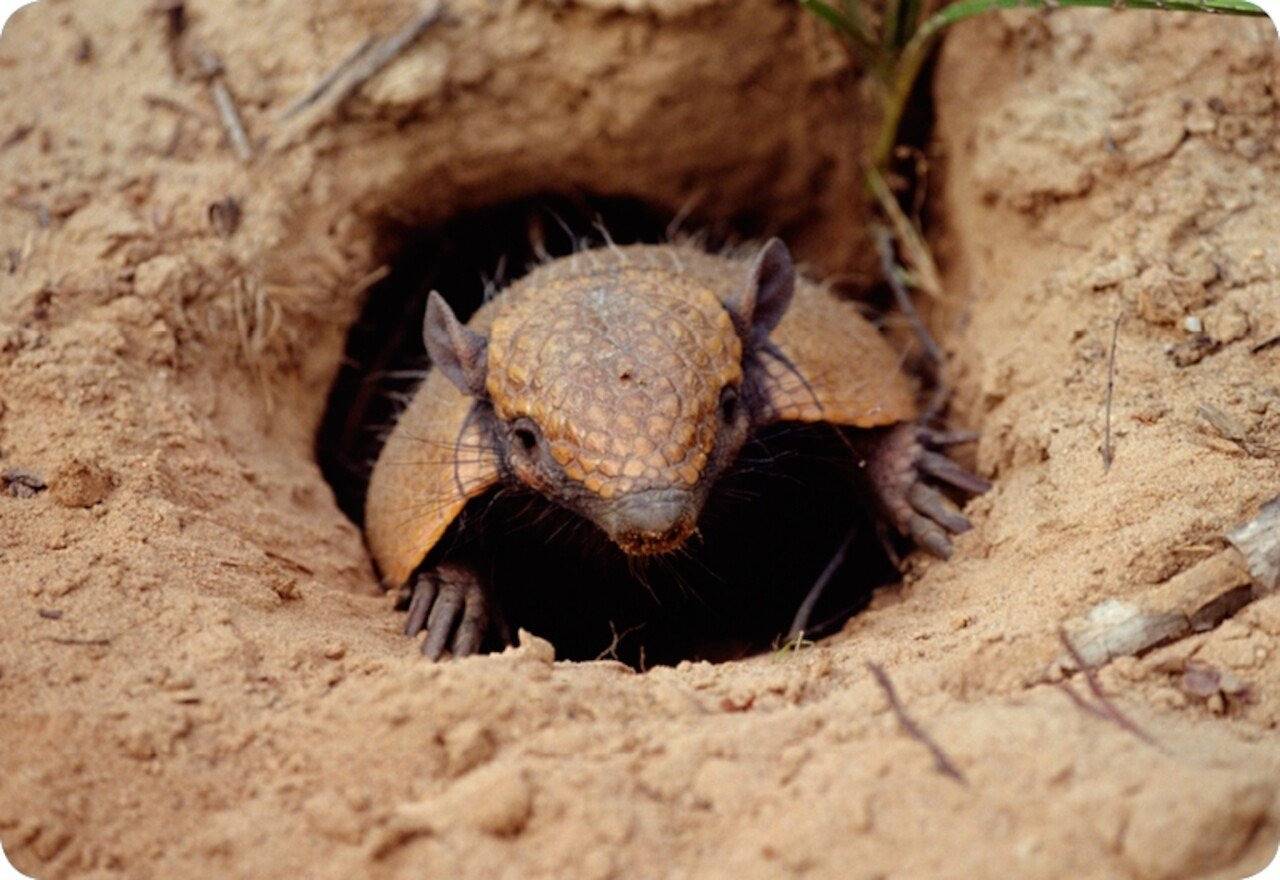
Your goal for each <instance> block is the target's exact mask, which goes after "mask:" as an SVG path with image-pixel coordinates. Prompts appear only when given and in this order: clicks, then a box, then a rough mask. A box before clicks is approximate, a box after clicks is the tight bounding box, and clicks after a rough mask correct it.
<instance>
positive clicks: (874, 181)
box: [867, 168, 942, 299]
mask: <svg viewBox="0 0 1280 880" xmlns="http://www.w3.org/2000/svg"><path fill="white" fill-rule="evenodd" d="M867 186H868V187H869V188H870V190H871V194H872V195H873V196H875V198H876V201H877V202H878V203H879V204H880V207H881V209H882V210H883V211H884V213H885V217H886V218H887V219H888V221H889V223H890V225H892V226H893V234H894V236H895V237H896V238H897V239H898V242H899V244H901V245H902V250H903V252H904V253H905V254H906V255H907V261H908V262H909V263H910V264H911V268H912V270H913V271H914V273H915V278H916V286H917V287H919V288H920V289H921V290H923V291H924V292H925V293H927V294H929V296H931V297H933V298H934V299H941V298H942V279H941V276H940V275H939V274H938V267H937V265H936V264H935V263H934V262H933V254H932V253H930V252H929V245H927V244H926V243H925V241H924V239H923V238H921V236H920V233H919V231H918V230H917V229H916V227H915V224H914V223H912V222H911V218H909V217H908V216H907V215H906V213H905V212H904V211H903V210H902V206H901V205H899V204H898V197H897V196H895V195H894V194H893V193H892V192H891V191H890V189H889V184H888V183H886V182H885V179H884V175H883V174H881V173H880V171H879V170H878V169H876V168H870V169H868V170H867Z"/></svg>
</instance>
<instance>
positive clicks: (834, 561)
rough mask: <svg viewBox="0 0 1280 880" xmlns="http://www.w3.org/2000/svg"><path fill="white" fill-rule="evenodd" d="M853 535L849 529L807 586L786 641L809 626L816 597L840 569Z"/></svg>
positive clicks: (816, 600)
mask: <svg viewBox="0 0 1280 880" xmlns="http://www.w3.org/2000/svg"><path fill="white" fill-rule="evenodd" d="M855 535H857V530H856V529H850V530H849V534H847V535H845V538H844V540H843V541H842V542H840V546H839V547H838V548H836V552H835V554H834V555H833V556H832V557H831V561H830V562H828V563H827V566H826V568H824V569H823V570H822V574H820V575H818V579H817V580H816V581H814V582H813V586H812V587H810V588H809V592H808V594H807V595H806V596H805V597H804V601H803V602H801V603H800V607H799V608H798V609H796V616H795V617H794V618H792V620H791V629H789V630H787V641H788V642H791V641H794V640H796V639H799V638H803V637H804V634H805V631H806V630H807V629H808V628H809V618H810V616H812V614H813V607H814V606H815V605H817V604H818V599H820V598H821V597H822V594H823V592H824V591H825V590H826V589H827V584H829V583H831V579H832V578H833V577H835V574H836V572H837V571H839V570H840V566H842V565H844V559H845V557H846V556H848V555H849V546H850V545H851V544H852V543H853V539H854V536H855Z"/></svg>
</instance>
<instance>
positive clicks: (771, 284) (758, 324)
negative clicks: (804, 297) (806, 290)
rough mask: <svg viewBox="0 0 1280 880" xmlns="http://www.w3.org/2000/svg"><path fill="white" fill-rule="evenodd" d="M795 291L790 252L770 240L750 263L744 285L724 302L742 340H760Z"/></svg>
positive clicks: (784, 311) (774, 324) (780, 317)
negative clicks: (754, 338)
mask: <svg viewBox="0 0 1280 880" xmlns="http://www.w3.org/2000/svg"><path fill="white" fill-rule="evenodd" d="M795 292H796V270H795V265H794V264H793V263H792V262H791V252H790V251H789V250H787V246H786V245H785V244H783V243H782V239H780V238H771V239H769V241H768V242H766V243H765V246H764V247H763V248H762V249H761V250H760V253H759V254H758V255H757V256H756V259H755V262H754V263H752V264H751V274H750V275H749V276H748V277H747V283H746V284H745V285H743V286H742V287H741V288H739V289H738V291H737V292H736V293H735V294H734V295H733V296H732V297H730V299H729V300H728V301H727V302H726V303H725V306H726V307H727V308H728V309H729V313H730V314H731V315H732V316H733V322H734V324H735V325H736V326H737V328H738V333H739V335H740V336H742V337H743V338H744V339H747V338H751V337H753V336H754V337H756V338H763V337H765V336H768V335H769V333H770V332H772V331H773V328H774V327H777V326H778V323H779V322H780V321H781V320H782V316H783V315H784V314H786V312H787V307H788V306H789V305H791V298H792V296H794V295H795Z"/></svg>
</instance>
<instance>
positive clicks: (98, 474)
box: [53, 458, 114, 507]
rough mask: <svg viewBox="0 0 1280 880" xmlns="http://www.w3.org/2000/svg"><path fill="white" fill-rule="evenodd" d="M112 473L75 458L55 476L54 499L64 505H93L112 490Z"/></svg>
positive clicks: (64, 465)
mask: <svg viewBox="0 0 1280 880" xmlns="http://www.w3.org/2000/svg"><path fill="white" fill-rule="evenodd" d="M113 482H114V481H113V480H112V478H111V474H110V473H108V472H107V471H105V470H103V469H102V468H100V467H97V466H96V465H93V464H90V463H89V462H86V461H82V460H81V459H78V458H73V459H70V460H69V461H67V462H66V463H65V464H63V465H62V467H60V468H59V469H58V472H57V474H55V475H54V478H53V500H54V501H56V502H58V503H59V504H61V505H62V506H63V507H93V506H94V505H95V504H97V503H99V502H100V501H102V500H103V499H104V498H106V497H107V495H108V494H109V493H110V492H111V488H112V485H113Z"/></svg>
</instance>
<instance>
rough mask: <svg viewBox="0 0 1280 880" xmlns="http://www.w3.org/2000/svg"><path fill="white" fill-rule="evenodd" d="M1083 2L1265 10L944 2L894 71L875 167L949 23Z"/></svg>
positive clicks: (1019, 0)
mask: <svg viewBox="0 0 1280 880" xmlns="http://www.w3.org/2000/svg"><path fill="white" fill-rule="evenodd" d="M1067 6H1082V7H1095V8H1106V9H1159V10H1165V11H1169V12H1209V13H1220V14H1225V15H1265V14H1266V13H1264V12H1263V11H1262V10H1261V9H1259V8H1258V7H1257V6H1255V5H1253V4H1252V3H1248V2H1245V0H958V2H956V3H951V4H949V5H947V6H944V7H943V8H942V9H940V10H938V11H937V12H935V13H934V14H933V15H931V16H929V17H928V18H927V19H925V20H924V21H923V22H922V23H921V24H920V27H919V28H917V29H916V31H915V33H914V34H912V35H911V39H910V40H908V41H907V44H906V45H905V46H904V47H903V49H902V54H901V55H900V56H899V58H898V63H897V65H896V69H895V71H894V76H893V78H892V81H891V83H890V85H889V87H888V92H887V93H886V95H885V99H884V118H883V120H882V122H881V128H880V137H879V138H878V139H877V141H876V144H875V148H874V150H873V152H872V154H871V156H870V160H871V166H872V167H873V168H884V167H885V166H886V165H888V163H889V157H890V154H891V153H892V152H893V145H894V144H895V143H897V140H898V127H899V125H901V123H902V114H903V112H904V111H905V110H906V106H907V99H908V98H910V97H911V90H912V88H913V87H914V86H915V82H916V77H918V76H919V75H920V68H921V67H923V66H924V62H925V59H926V58H928V57H929V50H931V49H932V48H933V45H934V42H935V41H936V40H937V38H938V36H939V35H940V33H941V32H942V30H943V29H945V28H946V27H947V26H949V25H952V24H955V23H956V22H959V21H964V20H965V19H967V18H973V17H974V16H977V15H982V14H983V13H986V12H995V11H996V10H999V9H1056V8H1058V7H1067Z"/></svg>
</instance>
